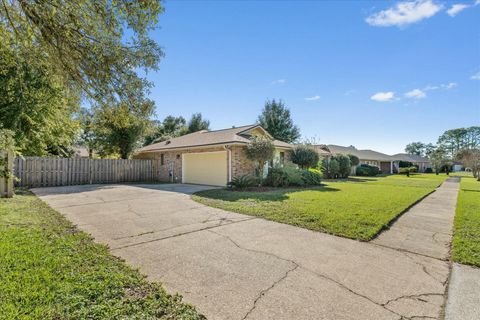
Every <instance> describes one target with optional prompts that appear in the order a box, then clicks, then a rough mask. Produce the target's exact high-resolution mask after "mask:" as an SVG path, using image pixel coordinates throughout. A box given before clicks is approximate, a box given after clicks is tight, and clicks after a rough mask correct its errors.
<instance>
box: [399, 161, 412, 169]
mask: <svg viewBox="0 0 480 320" xmlns="http://www.w3.org/2000/svg"><path fill="white" fill-rule="evenodd" d="M411 166H413V163H411V162H409V161H402V160H400V161H399V162H398V167H399V168H410V167H411Z"/></svg>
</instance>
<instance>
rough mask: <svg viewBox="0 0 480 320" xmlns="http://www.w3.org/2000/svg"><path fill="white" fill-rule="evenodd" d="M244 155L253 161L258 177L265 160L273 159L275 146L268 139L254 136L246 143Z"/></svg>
mask: <svg viewBox="0 0 480 320" xmlns="http://www.w3.org/2000/svg"><path fill="white" fill-rule="evenodd" d="M245 155H246V156H247V158H248V159H249V160H251V161H254V162H255V166H256V175H257V177H259V176H260V175H261V170H262V168H263V166H264V164H265V162H267V161H269V160H272V159H273V157H274V155H275V146H274V145H273V142H272V141H271V140H269V139H266V138H261V137H254V138H252V139H251V140H250V143H248V144H247V147H246V148H245Z"/></svg>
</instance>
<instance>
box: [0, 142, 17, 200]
mask: <svg viewBox="0 0 480 320" xmlns="http://www.w3.org/2000/svg"><path fill="white" fill-rule="evenodd" d="M13 158H14V154H13V152H12V151H0V197H7V198H11V197H13V179H14V176H13Z"/></svg>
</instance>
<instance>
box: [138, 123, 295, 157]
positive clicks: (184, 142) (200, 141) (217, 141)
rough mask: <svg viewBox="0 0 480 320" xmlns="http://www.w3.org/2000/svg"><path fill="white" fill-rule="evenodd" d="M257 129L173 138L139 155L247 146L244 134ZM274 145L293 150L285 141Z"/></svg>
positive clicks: (251, 127) (219, 131) (139, 150)
mask: <svg viewBox="0 0 480 320" xmlns="http://www.w3.org/2000/svg"><path fill="white" fill-rule="evenodd" d="M256 127H260V126H259V125H248V126H242V127H235V128H229V129H221V130H214V131H207V130H201V131H197V132H194V133H190V134H186V135H184V136H180V137H177V138H172V139H170V140H166V141H162V142H157V143H153V144H151V145H148V146H145V147H143V148H140V149H138V150H137V153H141V152H152V151H160V150H169V149H185V148H192V147H202V146H211V145H221V144H233V143H240V144H247V143H248V142H250V139H249V136H248V135H247V134H243V133H246V131H248V130H251V129H253V128H256ZM260 128H261V127H260ZM262 129H263V128H262ZM273 143H274V145H275V146H276V147H279V148H293V146H292V145H291V144H289V143H286V142H283V141H279V140H274V141H273Z"/></svg>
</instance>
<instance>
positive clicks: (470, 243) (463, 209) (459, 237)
mask: <svg viewBox="0 0 480 320" xmlns="http://www.w3.org/2000/svg"><path fill="white" fill-rule="evenodd" d="M452 259H453V261H455V262H458V263H463V264H470V265H474V266H477V267H480V182H479V181H476V179H475V178H473V177H472V176H463V177H462V181H461V183H460V190H459V191H458V199H457V212H456V215H455V231H454V235H453V245H452Z"/></svg>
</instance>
